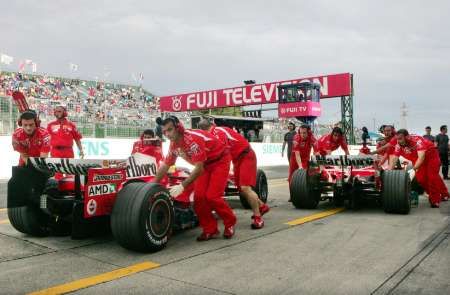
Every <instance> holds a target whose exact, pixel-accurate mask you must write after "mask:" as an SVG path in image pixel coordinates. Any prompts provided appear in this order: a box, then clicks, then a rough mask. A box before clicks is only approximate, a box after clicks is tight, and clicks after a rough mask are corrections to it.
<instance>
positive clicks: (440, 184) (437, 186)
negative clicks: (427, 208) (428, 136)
mask: <svg viewBox="0 0 450 295" xmlns="http://www.w3.org/2000/svg"><path fill="white" fill-rule="evenodd" d="M440 166H441V160H440V159H439V153H438V151H437V149H431V150H428V151H427V152H426V154H425V160H424V162H423V164H422V166H421V167H420V168H419V170H417V173H416V179H417V182H419V184H420V185H421V186H422V187H423V189H424V190H425V192H426V193H427V194H428V196H429V200H430V203H439V202H440V201H441V197H443V196H448V190H447V187H446V186H445V183H444V181H443V180H442V178H441V176H440V175H439V168H440Z"/></svg>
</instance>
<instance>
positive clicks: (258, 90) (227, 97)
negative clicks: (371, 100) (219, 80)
mask: <svg viewBox="0 0 450 295" xmlns="http://www.w3.org/2000/svg"><path fill="white" fill-rule="evenodd" d="M350 80H351V75H350V74H349V73H343V74H334V75H326V76H318V77H308V78H299V79H294V80H286V81H279V82H270V83H264V84H254V85H247V86H240V87H233V88H226V89H215V90H207V91H199V92H193V93H184V94H177V95H170V96H163V97H161V100H160V109H161V111H162V112H185V111H192V110H201V109H212V108H223V107H233V106H243V105H252V104H266V103H275V102H278V91H277V87H278V85H284V84H294V83H299V82H306V81H309V82H315V83H319V84H320V85H321V87H320V93H321V98H330V97H340V96H347V95H351V85H350V84H351V82H350Z"/></svg>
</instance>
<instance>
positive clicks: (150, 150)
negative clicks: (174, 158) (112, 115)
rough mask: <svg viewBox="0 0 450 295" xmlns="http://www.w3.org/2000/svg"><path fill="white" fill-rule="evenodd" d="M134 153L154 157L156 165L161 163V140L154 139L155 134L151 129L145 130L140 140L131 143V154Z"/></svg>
mask: <svg viewBox="0 0 450 295" xmlns="http://www.w3.org/2000/svg"><path fill="white" fill-rule="evenodd" d="M135 153H141V154H144V155H148V156H151V157H154V158H155V159H156V162H157V163H159V162H161V160H162V159H163V152H162V148H161V140H160V139H159V138H157V137H155V132H154V131H153V130H152V129H145V130H144V131H143V132H142V134H141V137H140V139H139V140H138V141H135V142H134V143H133V149H132V151H131V154H132V155H133V154H135Z"/></svg>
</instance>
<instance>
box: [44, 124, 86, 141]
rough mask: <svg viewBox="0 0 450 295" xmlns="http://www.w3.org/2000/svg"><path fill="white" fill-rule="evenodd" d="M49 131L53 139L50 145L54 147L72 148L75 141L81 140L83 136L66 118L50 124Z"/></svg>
mask: <svg viewBox="0 0 450 295" xmlns="http://www.w3.org/2000/svg"><path fill="white" fill-rule="evenodd" d="M47 131H48V133H49V134H50V137H51V140H50V145H51V146H52V147H70V148H71V147H72V145H73V141H74V140H75V141H77V140H80V139H81V134H80V132H78V130H77V127H76V126H75V124H74V123H72V122H71V121H69V120H67V119H66V118H64V119H62V120H56V121H53V122H50V123H48V125H47Z"/></svg>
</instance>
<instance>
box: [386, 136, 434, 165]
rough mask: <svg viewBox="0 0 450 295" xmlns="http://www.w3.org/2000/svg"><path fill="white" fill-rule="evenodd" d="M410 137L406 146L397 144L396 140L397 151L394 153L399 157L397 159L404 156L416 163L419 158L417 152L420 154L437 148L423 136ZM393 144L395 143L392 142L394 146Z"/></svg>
mask: <svg viewBox="0 0 450 295" xmlns="http://www.w3.org/2000/svg"><path fill="white" fill-rule="evenodd" d="M408 137H409V138H408V139H407V140H406V141H407V144H406V146H401V145H400V144H398V143H397V139H395V143H396V144H395V151H394V155H395V156H397V157H400V156H402V157H404V158H405V159H407V160H409V161H411V162H413V163H414V162H415V161H416V160H417V158H418V157H419V155H418V154H417V152H420V151H424V152H427V151H429V150H431V149H434V148H435V146H434V144H433V143H432V142H431V141H429V140H426V139H425V138H423V137H422V136H418V135H409V136H408ZM392 142H394V141H393V140H391V142H390V143H391V144H392Z"/></svg>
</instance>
